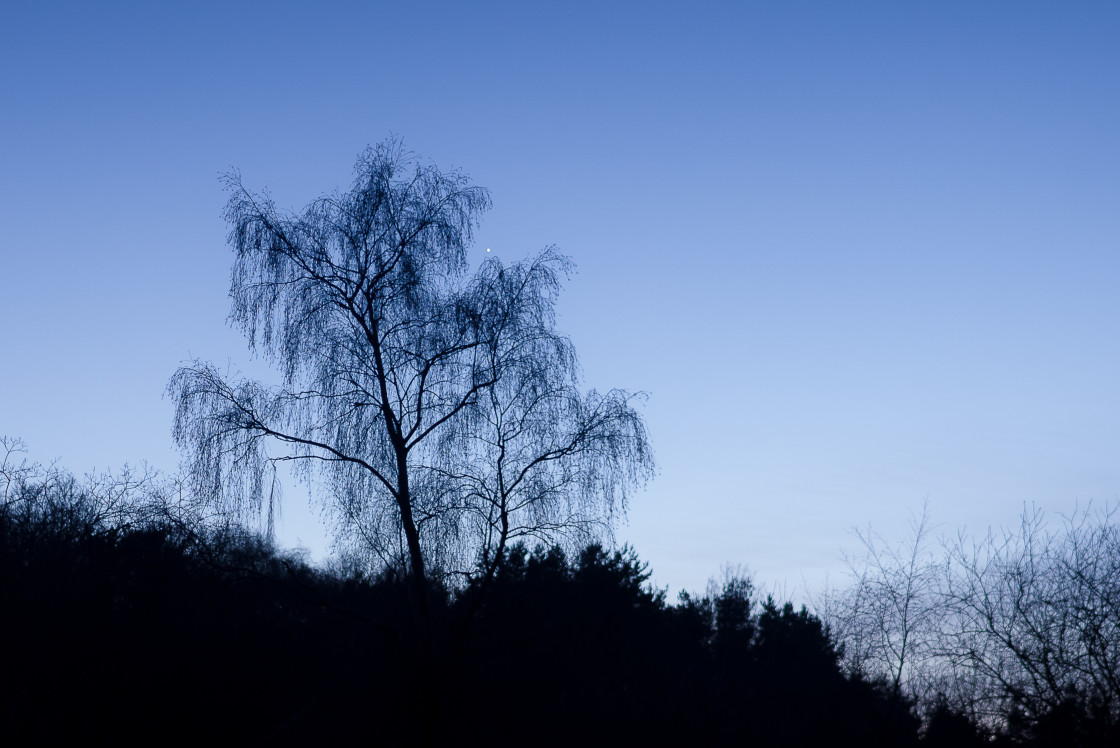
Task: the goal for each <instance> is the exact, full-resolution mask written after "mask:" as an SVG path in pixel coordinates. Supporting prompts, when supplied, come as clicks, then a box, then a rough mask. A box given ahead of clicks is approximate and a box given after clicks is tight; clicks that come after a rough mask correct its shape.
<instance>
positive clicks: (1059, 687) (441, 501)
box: [0, 140, 1120, 746]
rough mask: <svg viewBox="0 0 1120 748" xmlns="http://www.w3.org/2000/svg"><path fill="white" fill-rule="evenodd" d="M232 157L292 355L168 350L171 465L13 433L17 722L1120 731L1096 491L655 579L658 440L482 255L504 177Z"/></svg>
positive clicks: (534, 295)
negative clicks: (803, 603)
mask: <svg viewBox="0 0 1120 748" xmlns="http://www.w3.org/2000/svg"><path fill="white" fill-rule="evenodd" d="M224 181H225V186H226V188H227V189H228V191H229V193H230V197H229V201H228V203H227V208H226V219H227V221H228V223H229V226H230V234H229V241H230V245H231V247H232V249H233V251H234V265H233V274H232V281H231V287H230V296H231V298H232V307H231V314H230V320H231V322H232V324H233V325H234V326H235V327H237V328H238V329H240V330H241V331H242V332H243V333H244V334H245V335H246V338H247V341H248V344H249V347H250V349H251V351H253V352H255V353H257V354H260V355H261V356H263V358H264V359H265V360H266V361H268V362H269V363H271V364H272V365H273V366H274V367H275V369H276V381H275V382H273V383H266V382H261V381H256V380H251V379H246V378H243V377H240V376H239V375H237V374H235V373H231V372H229V371H223V370H220V369H219V368H218V367H216V366H214V365H213V364H211V363H208V362H206V361H204V360H196V361H192V362H189V363H187V364H186V365H184V366H183V367H181V368H180V369H179V370H178V371H177V372H176V373H175V374H174V376H173V377H172V379H171V381H170V384H169V386H168V394H169V395H170V397H171V398H172V400H173V402H174V404H175V415H174V421H173V424H172V436H173V438H174V440H175V441H176V443H177V444H178V446H179V447H180V448H181V450H182V453H183V456H184V462H183V469H182V474H181V477H178V478H175V479H168V478H161V477H159V476H156V475H154V474H150V473H145V472H140V473H135V472H129V471H125V472H123V473H118V474H113V475H106V476H100V477H89V478H87V479H85V480H78V479H75V478H74V477H72V476H69V475H67V474H66V473H65V472H63V471H61V470H58V469H57V468H54V467H42V466H40V465H37V464H35V463H28V462H27V461H26V459H25V458H23V457H22V454H23V452H22V445H21V444H20V443H18V442H16V441H13V440H11V439H5V440H3V441H2V442H0V448H2V452H0V454H2V455H3V460H2V462H0V489H2V491H3V493H2V500H3V504H2V509H0V563H2V565H3V568H2V570H0V574H2V579H0V581H2V583H3V588H2V589H3V591H4V594H5V595H6V597H7V599H8V600H9V601H10V602H11V605H10V606H9V609H10V610H13V611H16V612H15V613H14V614H12V615H7V616H5V617H4V618H3V624H2V625H3V631H2V632H0V633H2V635H3V641H4V642H5V645H6V646H7V650H8V660H7V665H8V673H9V674H10V675H9V677H7V678H5V679H4V686H3V689H4V690H3V693H0V698H2V700H3V705H4V706H3V707H2V708H3V709H4V710H5V711H4V713H3V715H2V716H3V718H4V724H5V725H7V726H8V727H7V729H8V731H9V733H10V734H11V735H12V736H13V737H16V738H18V739H19V742H54V741H56V740H58V741H61V740H73V739H77V738H79V737H81V738H88V737H89V736H93V735H104V736H112V738H113V739H114V740H116V741H117V742H146V743H147V742H154V741H159V742H183V743H187V742H190V743H196V742H199V741H202V740H213V739H215V738H216V736H220V739H222V740H223V742H227V741H228V742H233V741H245V742H250V743H263V744H268V743H284V744H289V743H290V744H296V743H306V742H315V743H326V742H341V741H342V740H346V739H352V738H353V737H354V736H363V737H367V738H369V739H373V740H394V741H398V740H400V741H408V742H410V743H415V744H422V745H426V744H437V743H438V744H446V743H460V744H475V743H482V742H488V743H490V742H495V741H505V742H522V743H530V744H561V743H562V744H570V743H573V742H576V741H580V742H595V743H599V742H606V741H612V742H619V743H623V744H632V743H636V742H638V741H639V740H641V741H643V742H650V743H654V744H661V743H665V742H666V741H669V742H673V743H687V744H697V743H698V744H707V745H734V744H764V745H830V744H842V745H883V746H888V745H889V746H906V745H918V744H924V745H931V746H933V745H967V744H969V743H970V742H971V743H976V744H982V743H983V744H991V743H993V742H995V743H997V744H1006V745H1046V744H1053V743H1052V742H1051V743H1047V742H1046V741H1047V740H1051V739H1054V740H1058V741H1059V744H1060V743H1061V741H1062V740H1078V741H1080V744H1085V745H1091V744H1095V743H1094V742H1093V741H1098V742H1099V743H1100V744H1102V745H1104V744H1110V743H1109V742H1108V741H1109V740H1111V739H1114V738H1115V737H1116V736H1117V727H1116V726H1117V724H1118V722H1120V720H1118V718H1117V708H1118V706H1120V704H1118V700H1117V696H1118V690H1120V689H1117V687H1116V684H1117V672H1118V671H1117V669H1116V667H1115V663H1116V662H1117V652H1116V649H1117V642H1118V637H1117V633H1118V632H1117V631H1116V621H1117V617H1116V614H1115V611H1116V610H1117V608H1116V603H1117V601H1118V600H1120V594H1118V593H1117V592H1115V590H1114V587H1115V586H1116V582H1115V579H1116V572H1117V571H1118V569H1117V566H1116V564H1115V563H1114V561H1115V560H1116V559H1120V555H1118V554H1116V552H1115V549H1116V548H1117V547H1120V546H1118V544H1117V543H1116V542H1115V530H1114V525H1113V524H1112V523H1111V519H1110V518H1109V517H1105V518H1103V520H1102V521H1101V522H1100V523H1099V525H1098V524H1091V523H1083V524H1081V525H1078V526H1077V527H1076V531H1071V533H1070V534H1067V536H1065V537H1064V539H1061V538H1059V539H1055V536H1050V535H1046V534H1044V533H1041V531H1037V532H1036V526H1035V525H1034V524H1031V523H1029V522H1025V523H1024V527H1023V534H1022V536H1021V538H1020V536H1014V537H1013V536H1010V535H1009V536H1007V537H1006V538H1004V542H997V540H995V539H994V538H989V540H988V541H987V542H986V543H980V544H974V545H971V546H967V545H966V544H965V542H964V541H963V540H961V541H960V543H958V544H957V545H956V546H952V549H951V550H950V552H949V553H948V556H947V560H946V561H944V562H937V563H935V562H932V561H927V560H926V558H925V556H924V555H922V549H921V544H922V542H924V540H925V536H926V529H925V526H924V525H920V526H919V527H918V529H917V531H916V540H915V543H914V545H913V546H912V547H911V549H910V552H909V555H907V554H905V553H902V552H901V551H894V550H891V549H886V548H884V547H883V546H882V544H881V543H880V542H878V541H876V540H874V539H871V538H868V539H867V544H866V545H867V550H868V558H867V561H866V563H865V564H863V565H862V566H860V567H859V571H858V575H857V576H858V580H857V583H856V584H855V585H854V586H853V587H852V588H851V589H850V590H847V591H845V592H844V593H843V594H834V595H831V596H829V597H828V598H826V599H825V600H824V601H823V602H824V604H823V606H822V607H821V614H820V615H817V614H814V613H812V612H810V611H809V610H807V609H806V608H804V607H802V608H800V609H796V608H795V607H794V606H793V605H792V604H789V603H786V602H783V601H779V600H775V599H773V598H772V597H769V596H763V595H760V594H759V593H758V591H757V590H756V588H755V586H754V583H753V582H752V580H750V579H749V578H747V577H745V576H741V575H738V576H737V575H730V576H728V577H727V578H726V579H724V580H723V581H722V582H720V583H718V584H713V585H712V586H711V588H710V589H709V590H707V591H706V592H705V593H704V594H682V595H681V597H680V599H679V600H678V601H677V602H676V603H674V604H671V603H669V602H667V601H666V599H665V594H664V592H661V591H658V590H656V589H653V588H651V587H650V586H649V571H648V568H647V567H646V566H645V565H644V564H643V563H642V562H641V561H640V559H639V558H638V557H637V555H636V554H635V553H634V552H633V551H632V550H631V549H626V548H624V549H622V550H608V549H609V548H611V542H610V541H611V537H612V535H611V533H612V529H613V527H614V526H615V524H616V521H617V519H618V518H619V517H620V516H622V515H623V514H624V513H625V512H626V510H627V507H628V502H629V499H630V497H631V496H632V495H633V493H634V492H635V491H636V490H638V489H639V488H641V487H642V485H644V483H645V482H646V481H647V480H648V479H649V478H650V477H652V475H653V473H654V470H655V465H654V460H653V455H652V450H651V447H650V444H649V438H648V434H647V431H646V426H645V423H644V420H643V418H642V416H641V414H640V411H639V409H638V408H639V406H640V402H641V400H642V398H643V395H642V394H641V393H631V392H629V391H626V390H622V389H611V390H608V391H606V392H598V391H596V390H594V389H590V390H585V389H584V387H583V384H582V381H581V378H580V371H579V363H578V358H577V356H576V352H575V348H574V345H573V344H572V342H571V341H570V340H569V339H568V338H567V337H566V336H565V335H563V334H562V333H561V332H559V331H558V330H557V329H556V305H557V300H558V296H559V292H560V289H561V285H562V282H563V280H564V278H565V277H566V275H567V273H568V272H569V271H570V268H571V261H570V260H569V259H568V258H566V257H564V256H563V255H561V254H560V253H559V252H558V251H557V250H555V249H554V248H548V249H545V250H544V251H542V252H540V253H539V254H537V255H536V256H535V257H533V258H531V259H529V260H526V261H522V262H514V263H511V264H508V265H507V264H503V263H502V262H501V261H500V260H499V259H497V258H496V257H490V258H488V259H486V260H485V261H484V262H482V263H481V264H479V266H478V267H476V268H474V269H472V268H471V263H470V262H469V261H468V258H467V254H466V251H467V248H468V247H469V245H470V242H471V240H472V235H473V231H474V230H475V228H476V227H477V224H478V221H479V219H480V216H481V214H482V213H483V212H484V211H485V210H486V209H487V208H488V207H489V205H490V198H489V195H488V193H487V192H486V191H485V190H484V189H482V188H480V187H478V186H476V185H474V184H472V183H471V182H470V180H469V179H468V178H467V177H466V176H464V175H463V174H462V173H461V172H459V171H455V170H452V171H443V170H441V169H439V168H437V167H436V166H435V165H433V164H431V163H428V162H426V161H423V160H422V159H420V158H419V157H417V156H415V155H414V154H411V153H409V152H407V151H406V150H405V149H404V148H403V146H402V145H401V143H400V142H399V141H396V140H390V141H387V142H385V143H383V144H381V145H378V146H376V147H374V148H369V149H367V150H366V151H364V152H363V153H362V154H361V155H360V156H359V158H358V161H357V164H356V167H355V176H354V180H353V182H352V184H351V186H350V188H349V190H347V191H344V192H339V191H336V192H334V193H332V194H329V195H325V196H323V197H321V198H319V199H317V200H315V201H313V202H312V203H310V204H309V205H308V206H307V207H306V208H304V209H303V210H302V211H300V212H291V211H284V210H281V209H279V208H277V206H276V204H275V203H274V201H273V200H272V198H271V197H270V196H269V195H268V193H267V192H255V191H252V190H250V189H248V188H247V187H245V186H244V184H243V182H242V180H241V177H240V175H238V174H231V175H228V176H227V177H225V180H224ZM281 465H287V466H290V467H292V468H293V469H294V472H295V475H296V476H297V477H298V478H300V479H302V480H304V481H305V482H306V483H307V485H308V486H309V488H310V489H311V492H312V495H313V496H314V497H315V498H316V500H317V501H318V504H319V506H320V508H321V509H322V512H323V516H324V518H325V519H326V520H327V521H328V522H329V523H330V524H331V525H332V527H333V529H334V530H335V538H336V546H335V551H336V553H335V556H334V561H332V562H331V563H330V564H329V565H328V566H326V567H322V568H319V567H315V566H312V565H311V564H309V563H307V561H306V559H303V558H301V557H299V556H298V555H294V554H292V553H290V552H285V551H280V550H278V549H276V548H275V547H274V546H273V545H272V544H271V542H270V540H269V538H270V537H271V530H272V525H273V519H274V515H275V510H276V508H277V506H278V504H279V501H280V485H281V483H280V480H279V474H278V472H277V470H278V467H279V466H281ZM250 528H253V529H250ZM1017 538H1020V539H1017ZM1020 541H1021V542H1020ZM1055 736H1059V737H1055ZM1100 741H1104V742H1100Z"/></svg>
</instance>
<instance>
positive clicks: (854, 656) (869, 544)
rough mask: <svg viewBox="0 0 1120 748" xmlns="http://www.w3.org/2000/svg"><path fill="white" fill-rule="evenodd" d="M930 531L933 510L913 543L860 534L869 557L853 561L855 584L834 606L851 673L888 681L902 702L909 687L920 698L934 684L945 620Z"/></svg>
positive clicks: (925, 512) (916, 525) (915, 530)
mask: <svg viewBox="0 0 1120 748" xmlns="http://www.w3.org/2000/svg"><path fill="white" fill-rule="evenodd" d="M930 530H931V527H930V523H929V508H928V505H923V507H922V512H921V515H920V516H918V517H916V518H915V519H914V520H913V521H912V523H911V533H910V537H909V538H908V539H907V540H906V541H905V542H903V543H901V544H899V545H897V546H891V545H890V544H888V543H887V542H886V541H885V540H883V538H881V537H880V536H878V535H876V534H874V533H872V531H871V530H870V529H868V530H866V531H858V530H857V531H856V537H857V538H858V539H859V540H860V542H861V543H862V545H863V547H864V555H863V557H862V558H860V559H848V566H849V569H850V570H851V573H852V576H853V580H854V584H853V585H852V586H851V587H850V588H848V589H847V590H844V591H843V593H842V594H840V595H837V596H835V598H834V599H832V600H830V601H829V606H828V607H829V615H828V621H829V623H830V625H831V626H832V628H833V631H834V632H835V633H836V635H837V637H838V639H839V640H840V641H842V642H843V643H844V658H845V661H846V663H847V665H848V667H849V668H850V669H851V670H852V671H854V672H858V673H860V674H862V675H868V676H872V677H884V678H886V679H887V680H888V682H889V683H890V684H891V688H892V690H893V692H894V694H895V696H896V697H898V696H901V695H902V692H903V688H904V686H905V687H907V689H908V690H909V691H910V692H911V693H910V695H911V696H917V695H919V694H918V693H916V692H918V691H922V690H924V689H925V688H926V686H928V685H929V682H930V677H931V673H929V672H927V670H926V667H925V666H926V665H927V664H928V663H929V661H930V659H931V657H932V654H933V650H932V643H933V642H932V637H931V633H932V632H933V631H934V630H935V629H936V627H937V625H938V619H939V616H940V614H941V610H940V598H939V596H938V578H939V567H938V565H937V563H936V562H935V561H934V558H933V556H932V554H931V553H930V550H929V548H928V544H929V533H930Z"/></svg>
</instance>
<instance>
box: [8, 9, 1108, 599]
mask: <svg viewBox="0 0 1120 748" xmlns="http://www.w3.org/2000/svg"><path fill="white" fill-rule="evenodd" d="M604 5H607V6H608V7H603V6H604ZM1117 39H1120V5H1117V4H1115V3H1108V2H1085V3H1061V4H1059V3H1049V4H1044V3H1025V2H998V3H996V2H959V3H953V2H943V3H936V4H929V3H927V4H919V3H906V2H874V3H871V2H851V3H842V4H841V3H827V2H783V3H777V2H773V3H771V2H766V3H763V2H742V3H696V4H688V5H687V8H686V5H685V4H684V3H615V4H593V3H563V4H551V5H543V4H539V5H537V4H518V3H505V4H496V3H478V4H465V3H430V4H422V3H412V4H399V5H388V4H380V3H356V2H350V3H317V4H315V5H314V6H312V5H311V4H297V3H239V4H235V3H222V4H217V3H213V4H210V3H194V4H189V6H188V5H186V4H184V5H183V6H182V7H176V8H169V7H164V6H162V5H160V6H157V5H156V4H151V3H111V2H110V3H98V4H92V3H88V4H87V3H76V2H75V3H51V2H42V3H34V4H32V3H26V4H22V5H18V6H13V7H12V8H9V9H7V10H6V11H5V14H4V22H3V23H2V24H0V312H2V317H0V319H2V324H3V327H2V328H0V329H2V330H3V337H2V338H0V361H2V362H3V364H2V365H0V434H9V435H13V436H18V437H21V438H23V439H24V440H25V441H26V442H27V443H28V444H29V446H30V448H31V454H32V456H33V457H35V458H37V459H39V460H41V461H48V460H51V459H53V458H59V459H60V461H61V464H62V465H64V466H66V467H68V468H69V469H71V470H73V471H75V472H78V473H82V472H85V471H87V470H90V469H92V468H95V467H96V468H101V469H103V468H112V467H119V466H120V465H122V464H123V463H125V462H129V463H132V464H136V463H139V462H141V461H145V460H146V461H148V462H149V463H151V464H152V465H154V466H156V467H158V468H160V469H163V470H167V471H173V470H174V469H175V466H176V461H177V456H176V453H175V451H174V449H173V445H172V442H171V436H170V424H171V415H172V409H171V403H170V402H169V401H168V400H166V399H164V398H163V390H164V387H165V386H166V384H167V381H168V378H169V377H170V376H171V374H172V373H173V372H174V371H175V369H176V367H177V366H178V365H179V363H180V362H181V361H183V360H185V359H188V358H190V357H199V358H203V359H209V360H212V361H215V362H217V363H220V364H225V363H226V362H227V361H229V362H232V363H233V364H234V365H235V366H238V367H240V368H242V369H244V370H246V371H251V372H254V373H258V372H260V371H261V369H260V365H259V363H254V362H252V361H251V360H250V358H249V354H248V351H247V349H246V347H245V345H244V341H243V340H242V338H241V337H240V336H239V335H238V334H237V333H234V332H233V331H232V330H230V329H229V327H228V326H227V325H226V323H225V317H226V314H227V313H228V298H227V292H228V288H229V270H230V265H231V261H232V253H231V251H230V249H229V247H228V246H227V244H226V240H225V235H226V231H227V229H226V226H225V225H224V223H223V221H222V218H221V211H222V207H223V205H224V202H225V197H226V196H225V194H224V193H223V192H222V189H221V187H220V185H219V183H218V176H219V174H221V173H223V172H226V171H229V170H230V169H231V168H236V169H238V170H240V172H241V174H242V175H243V178H244V181H245V183H246V185H248V186H250V187H254V188H261V189H263V188H267V189H268V190H269V191H270V192H271V193H272V195H273V196H274V198H276V200H277V202H278V203H279V204H280V205H282V206H289V207H292V208H300V207H302V206H303V205H304V204H305V203H306V202H307V201H309V200H310V199H313V198H314V197H316V196H318V195H320V194H323V193H326V192H330V191H332V190H334V189H335V188H345V187H346V186H348V185H349V183H350V179H351V174H352V168H353V163H354V159H355V156H356V155H357V154H358V152H359V151H360V150H361V149H362V148H363V147H365V146H366V145H368V144H374V143H377V142H379V141H381V140H383V139H384V138H386V137H387V136H389V135H390V134H396V135H399V136H400V137H402V138H403V139H404V141H405V143H406V145H407V146H408V147H409V148H411V149H412V150H414V151H416V152H417V153H419V154H421V155H423V156H424V157H426V158H429V159H431V160H432V161H434V162H435V163H436V164H438V165H439V166H441V167H445V168H446V167H460V168H462V169H463V170H464V171H465V172H466V173H468V174H470V175H471V177H472V178H473V179H474V180H475V182H476V183H478V184H480V185H483V186H485V187H487V188H488V189H489V190H490V192H491V195H492V197H493V200H494V208H493V210H491V211H490V212H489V213H488V214H487V215H486V216H485V217H484V219H483V224H482V227H481V229H480V231H479V233H478V235H477V242H476V245H475V247H474V249H473V250H472V252H474V253H475V254H476V255H481V254H482V253H485V248H486V247H491V248H492V249H493V251H494V252H495V253H496V254H497V255H498V256H500V257H501V258H502V259H503V260H506V261H511V260H516V259H520V258H524V257H527V256H529V255H531V254H534V253H535V252H537V251H538V250H540V249H541V248H543V247H544V246H546V245H550V244H555V245H558V246H559V248H560V249H561V251H563V252H564V253H566V254H567V255H569V256H571V257H572V258H573V259H574V261H575V262H576V264H577V267H578V275H576V276H575V277H574V278H572V279H571V281H570V282H569V283H568V285H567V288H566V290H565V293H564V295H563V297H562V300H561V305H560V312H561V321H560V326H561V328H562V329H563V330H564V331H565V332H567V333H568V334H570V336H571V337H572V339H573V341H574V342H575V345H576V348H577V350H578V351H579V353H580V356H581V361H582V364H583V367H584V372H585V375H586V384H587V385H588V386H594V387H597V388H599V389H606V388H610V387H623V388H627V389H632V390H644V391H647V392H648V393H649V395H650V397H649V401H648V404H647V405H646V407H645V410H644V412H645V415H646V419H647V425H648V427H649V430H650V435H651V439H652V443H653V447H654V449H655V451H656V456H657V460H658V463H659V468H660V472H659V476H658V477H657V478H656V479H655V480H654V481H652V482H651V483H650V485H649V486H648V488H647V489H646V490H645V491H643V492H641V493H639V494H638V495H636V496H635V497H634V498H633V501H632V504H631V507H630V513H629V520H628V523H627V524H626V525H624V526H623V527H621V528H620V530H619V533H618V537H619V539H620V541H628V542H630V543H632V544H633V545H634V546H635V548H636V549H637V551H638V553H639V555H640V556H641V557H642V558H643V559H644V560H646V561H648V562H649V563H650V564H651V566H652V568H653V572H654V581H655V582H656V583H658V584H660V585H662V586H664V585H669V586H670V587H671V588H672V592H673V594H675V592H676V591H677V590H680V589H692V590H699V589H702V588H703V586H704V584H705V580H706V579H707V578H708V577H709V576H713V575H718V574H719V570H720V566H721V565H722V564H724V563H730V564H742V565H745V566H746V567H747V568H748V569H749V570H750V571H751V572H752V573H753V574H754V576H755V577H756V579H757V581H759V582H761V583H764V584H767V585H771V586H776V587H785V588H787V589H791V588H799V587H800V586H801V585H802V583H803V581H804V582H805V583H807V584H808V585H809V587H810V588H811V589H819V586H820V584H821V583H822V581H823V580H824V578H825V576H826V575H831V577H832V579H833V580H834V581H837V580H838V579H840V578H841V577H842V575H843V569H844V567H843V562H842V560H841V553H842V551H843V549H848V550H850V551H853V550H855V548H856V547H855V545H854V540H853V537H852V535H851V532H850V530H851V528H852V527H856V526H858V527H864V526H866V525H867V524H868V523H871V524H872V525H873V527H874V528H875V529H876V530H877V531H878V532H880V533H882V534H883V535H885V536H887V537H888V538H890V539H892V540H899V539H901V538H902V537H903V536H904V535H905V533H906V527H907V522H908V520H909V518H910V516H911V515H912V514H913V513H914V512H916V511H919V510H920V508H921V505H922V502H923V501H924V500H926V499H928V501H929V506H930V511H931V515H932V518H933V520H934V521H935V522H937V523H940V525H941V527H942V529H943V530H946V531H952V532H955V531H956V529H957V528H960V527H964V526H967V527H968V528H970V529H973V530H980V531H982V530H983V529H984V528H986V527H987V526H989V525H999V524H1011V523H1014V522H1015V521H1016V518H1017V517H1018V515H1019V513H1020V511H1021V510H1022V507H1023V505H1024V503H1026V504H1030V503H1035V504H1037V505H1039V506H1042V507H1044V508H1046V509H1047V510H1050V511H1053V512H1068V511H1070V510H1072V509H1073V507H1074V506H1076V505H1078V504H1080V505H1082V506H1083V505H1084V504H1085V503H1086V502H1089V501H1093V502H1097V503H1105V502H1108V501H1114V500H1115V499H1116V497H1117V496H1118V495H1120V462H1118V460H1117V456H1118V447H1120V342H1118V340H1117V322H1118V321H1120V301H1118V299H1120V295H1118V288H1120V239H1118V219H1120V138H1118V134H1120V95H1118V94H1120V44H1117V43H1116V40H1117ZM307 503H308V501H307V493H306V490H305V489H301V488H299V487H291V488H289V490H288V491H287V494H286V504H285V508H284V511H285V515H284V519H283V521H282V525H281V534H280V539H281V541H282V542H285V543H288V544H294V543H296V542H301V543H303V544H304V545H307V546H308V547H310V548H311V549H312V550H313V551H314V552H315V553H316V554H318V555H321V554H322V553H323V552H324V551H325V550H326V549H325V540H324V534H323V530H322V529H321V528H320V527H319V526H318V525H317V522H316V519H315V514H314V512H312V511H309V510H308V507H307Z"/></svg>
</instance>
